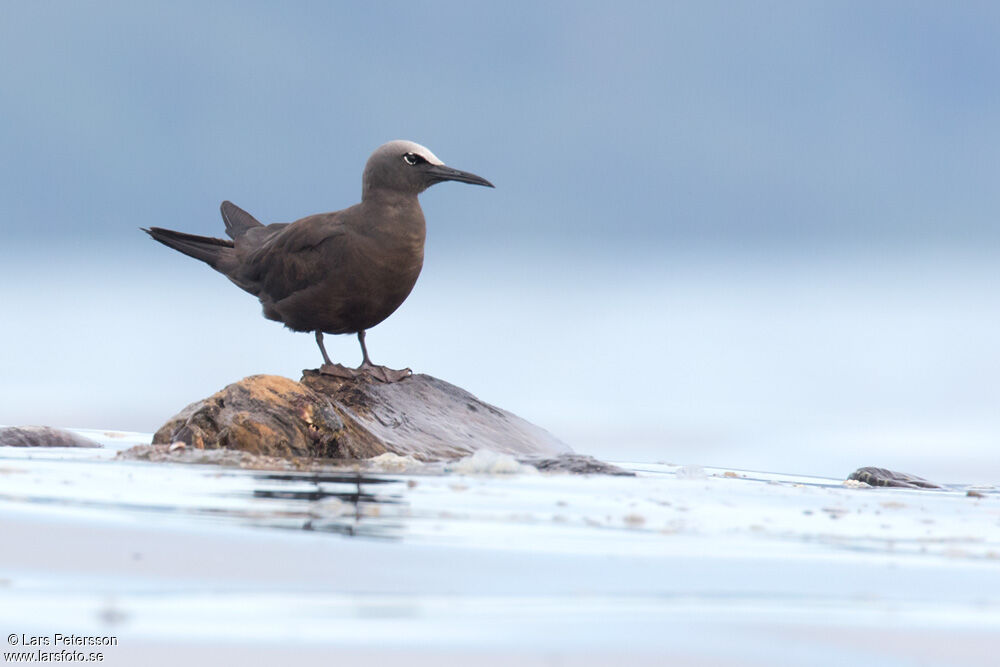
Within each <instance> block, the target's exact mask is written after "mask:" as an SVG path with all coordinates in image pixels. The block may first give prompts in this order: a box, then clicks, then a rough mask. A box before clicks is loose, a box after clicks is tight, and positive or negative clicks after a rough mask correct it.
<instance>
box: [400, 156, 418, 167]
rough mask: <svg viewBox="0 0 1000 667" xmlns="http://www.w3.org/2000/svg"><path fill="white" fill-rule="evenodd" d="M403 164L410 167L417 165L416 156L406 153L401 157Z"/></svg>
mask: <svg viewBox="0 0 1000 667" xmlns="http://www.w3.org/2000/svg"><path fill="white" fill-rule="evenodd" d="M403 162H405V163H406V164H408V165H410V166H411V167H412V166H413V165H415V164H416V163H417V156H416V155H414V154H413V153H407V154H406V155H404V156H403Z"/></svg>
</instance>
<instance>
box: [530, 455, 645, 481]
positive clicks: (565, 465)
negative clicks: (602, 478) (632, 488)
mask: <svg viewBox="0 0 1000 667" xmlns="http://www.w3.org/2000/svg"><path fill="white" fill-rule="evenodd" d="M520 461H521V463H525V464H527V465H530V466H533V467H534V468H535V469H536V470H539V471H541V472H568V473H571V474H574V475H619V476H622V477H635V473H634V472H630V471H628V470H625V469H624V468H619V467H618V466H616V465H611V464H610V463H605V462H604V461H600V460H598V459H595V458H594V457H593V456H587V455H586V454H572V453H570V454H560V455H559V456H556V457H553V458H547V459H521V460H520Z"/></svg>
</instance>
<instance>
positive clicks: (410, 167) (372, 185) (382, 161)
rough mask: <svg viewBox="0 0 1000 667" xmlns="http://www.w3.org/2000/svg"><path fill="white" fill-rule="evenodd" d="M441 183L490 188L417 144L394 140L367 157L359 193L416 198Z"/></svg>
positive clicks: (478, 177) (489, 185)
mask: <svg viewBox="0 0 1000 667" xmlns="http://www.w3.org/2000/svg"><path fill="white" fill-rule="evenodd" d="M442 181H458V182H460V183H472V184H473V185H485V186H487V187H490V188H492V187H493V184H492V183H490V182H489V181H487V180H486V179H485V178H483V177H482V176H476V175H475V174H470V173H469V172H467V171H460V170H458V169H452V168H451V167H449V166H447V165H446V164H445V163H444V162H442V161H441V160H439V159H438V158H437V156H436V155H434V153H432V152H430V150H429V149H427V148H425V147H423V146H421V145H420V144H416V143H414V142H412V141H402V140H397V141H390V142H389V143H387V144H382V145H381V146H379V147H378V148H376V149H375V152H374V153H372V156H371V157H370V158H368V163H367V164H366V165H365V173H364V177H363V183H362V190H363V193H364V196H366V197H367V196H368V195H369V193H370V192H372V191H375V190H379V189H385V190H392V191H396V192H402V193H405V194H414V195H417V194H420V193H421V192H423V191H424V190H426V189H427V188H429V187H430V186H432V185H434V184H435V183H441V182H442Z"/></svg>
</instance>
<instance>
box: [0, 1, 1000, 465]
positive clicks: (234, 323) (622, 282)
mask: <svg viewBox="0 0 1000 667" xmlns="http://www.w3.org/2000/svg"><path fill="white" fill-rule="evenodd" d="M998 44H1000V5H998V4H997V3H995V2H981V3H977V2H960V3H955V2H939V3H931V2H912V1H909V0H907V1H903V2H872V1H871V0H866V1H864V2H801V1H794V2H792V1H789V2H761V1H754V2H721V3H713V2H704V1H699V2H687V3H666V2H650V3H638V2H616V3H608V2H593V3H587V2H558V3H555V2H534V3H495V2H493V3H473V2H454V3H448V2H353V3H335V2H287V3H276V2H245V1H241V2H221V1H213V2H183V1H177V0H172V1H170V2H149V1H144V2H125V1H123V2H99V1H95V2H69V1H67V2H45V1H42V0H31V1H27V0H25V1H23V2H12V1H9V0H8V1H7V2H3V3H2V4H0V62H2V63H3V65H2V66H0V120H2V122H0V225H2V229H3V242H2V244H0V303H2V304H3V311H2V312H3V315H2V317H3V326H2V327H0V350H3V356H2V357H0V380H2V381H0V423H6V424H22V423H31V422H41V423H48V424H52V425H55V426H85V427H94V428H127V429H136V430H147V431H152V430H154V429H155V428H156V427H158V426H159V424H160V423H162V422H163V421H164V420H165V419H166V418H167V417H169V416H170V415H172V414H174V413H175V412H176V411H177V410H179V409H180V408H181V407H183V406H184V405H185V404H187V403H189V402H191V401H193V400H196V399H198V398H201V397H203V396H206V395H208V394H210V393H212V392H214V391H216V390H218V389H219V388H221V387H222V386H224V385H225V384H227V383H229V382H232V381H235V380H237V379H239V378H240V377H243V376H245V375H250V374H253V373H262V372H269V373H280V374H282V375H286V376H290V377H298V373H299V372H300V370H301V369H302V368H306V367H312V366H315V365H316V364H318V362H319V358H318V353H317V350H316V348H315V345H314V343H313V341H312V337H311V336H308V335H302V334H291V333H289V332H287V331H284V330H282V329H281V327H280V326H279V325H277V324H275V323H272V322H267V321H265V320H263V319H262V318H261V317H260V314H259V305H258V304H257V303H256V301H255V300H254V299H253V298H252V297H250V296H248V295H246V294H243V293H241V292H240V291H239V290H238V289H236V288H235V287H233V286H232V285H231V284H229V283H228V282H227V281H226V280H225V279H223V278H222V277H220V276H218V275H214V274H213V273H212V271H211V270H209V269H207V268H206V267H204V266H199V265H198V264H197V263H196V262H194V261H193V260H191V259H189V258H186V257H182V256H180V255H178V254H177V253H173V252H170V251H169V250H167V249H165V248H163V247H162V246H159V245H158V244H155V243H153V242H151V241H150V240H149V239H148V238H146V236H145V235H144V234H142V233H141V232H139V231H138V227H140V226H154V225H155V226H162V227H168V228H175V229H181V230H184V231H189V232H194V233H201V234H209V235H221V233H222V229H223V226H222V222H221V219H220V217H219V213H218V206H219V203H220V202H221V201H222V200H223V199H231V200H232V201H234V202H236V203H237V204H239V205H241V206H242V207H244V208H246V209H247V210H249V211H250V212H251V213H253V214H254V215H256V216H257V217H258V218H259V219H261V220H263V221H265V222H277V221H288V220H292V219H296V218H298V217H301V216H304V215H307V214H311V213H316V212H320V211H330V210H337V209H340V208H343V207H345V206H348V205H350V204H352V203H354V202H356V201H357V200H358V198H359V195H360V189H361V169H362V166H363V164H364V162H365V160H366V159H367V158H368V155H369V154H370V153H371V151H372V150H373V149H374V148H375V147H376V146H378V145H379V144H381V143H383V142H385V141H388V140H390V139H397V138H405V139H411V140H414V141H417V142H419V143H422V144H425V145H427V146H428V147H429V148H431V150H433V151H434V152H435V153H436V154H437V155H438V156H439V157H441V158H442V159H443V160H445V161H446V162H447V163H449V164H451V165H452V166H455V167H458V168H460V169H465V170H469V171H473V172H475V173H477V174H480V175H482V176H484V177H486V178H488V179H490V180H491V181H493V182H494V183H495V184H496V185H497V188H496V190H488V189H485V188H475V187H470V186H465V185H460V184H454V183H450V184H442V185H438V186H435V187H434V188H432V189H431V190H429V191H428V192H427V193H425V194H424V195H423V196H422V203H423V207H424V211H425V213H426V215H427V218H428V245H427V261H426V264H425V268H424V273H423V275H422V276H421V279H420V281H419V282H418V284H417V287H416V289H415V291H414V293H413V295H412V296H411V297H410V299H409V300H408V301H407V302H406V303H405V304H404V305H403V307H402V308H401V309H400V310H399V311H398V312H397V313H396V314H395V315H394V316H393V317H391V318H390V319H389V320H388V321H387V322H385V323H383V324H382V325H380V326H378V327H376V328H375V329H374V330H373V331H372V332H370V333H369V338H368V341H369V347H370V350H371V352H372V355H373V358H374V359H375V361H377V362H382V363H388V364H391V365H394V366H397V367H398V366H410V367H412V368H414V370H416V371H424V372H429V373H432V374H435V375H438V376H439V377H442V378H444V379H446V380H450V381H452V382H455V383H457V384H460V385H462V386H464V387H467V388H469V389H470V390H472V391H473V392H475V393H477V394H479V395H480V396H481V397H482V398H483V399H485V400H488V401H490V402H494V403H497V404H499V405H501V406H503V407H506V408H509V409H512V410H513V411H515V412H518V413H520V414H523V415H524V416H526V417H528V418H530V419H532V420H533V421H536V422H538V423H539V424H541V425H543V426H546V427H548V428H550V429H552V430H553V431H554V432H555V433H556V434H557V435H559V436H562V437H564V438H565V439H567V441H568V442H569V443H570V444H577V443H587V444H586V445H585V447H584V448H585V449H586V448H590V449H589V451H594V452H595V453H599V454H602V455H605V456H608V457H614V456H616V455H619V454H620V455H622V456H636V457H639V458H642V457H646V458H653V459H667V460H679V461H682V462H695V463H715V464H719V465H742V466H744V467H751V468H752V467H769V468H781V469H784V470H788V471H797V472H816V473H822V474H846V472H848V470H844V469H843V468H846V467H848V466H850V465H851V464H852V462H855V461H856V462H857V463H856V464H857V465H861V464H876V465H884V466H889V467H893V465H894V462H895V464H896V465H903V464H905V463H906V462H911V463H912V462H913V461H914V460H919V457H920V456H925V455H926V456H931V455H939V456H942V457H943V456H945V454H947V453H949V452H960V451H964V452H966V453H967V456H965V458H964V459H963V461H964V462H965V468H964V469H962V470H964V471H965V472H964V473H963V472H962V470H959V472H958V473H956V474H962V475H964V476H968V472H969V471H970V470H971V471H978V470H986V468H984V467H983V466H984V464H983V462H987V463H988V462H990V461H993V459H995V456H994V455H993V452H995V444H996V443H997V442H998V441H1000V416H998V414H997V411H996V405H998V404H1000V366H998V363H1000V358H998V357H997V355H996V351H995V348H996V345H995V338H996V336H995V332H996V331H997V328H998V326H1000V324H998V322H1000V303H998V297H997V295H1000V280H998V278H1000V274H998V271H997V268H996V267H997V259H998V254H1000V232H998V230H1000V226H998V225H997V222H996V216H997V214H998V211H1000V187H998V183H1000V158H998V156H1000V48H998V47H997V45H998ZM973 256H974V259H970V258H972V257H973ZM328 345H329V346H330V351H331V355H332V356H334V357H335V358H337V359H342V360H344V361H345V362H346V363H352V364H353V363H356V362H357V361H358V360H359V355H358V352H357V346H356V343H355V342H354V341H353V340H351V339H350V338H348V337H335V338H334V339H333V340H331V341H330V342H329V343H328ZM636 443H645V444H644V445H643V446H644V447H646V449H643V450H642V452H640V453H636V452H638V451H639V450H637V449H636V448H635V447H633V445H636ZM751 443H752V444H751ZM601 447H603V449H601ZM630 447H632V448H631V449H630ZM769 447H770V449H768V448H769ZM713 448H714V449H713ZM720 448H721V449H720ZM963 448H964V449H963ZM630 452H631V453H630ZM869 452H873V453H874V454H873V456H874V458H869V457H868V453H869ZM901 453H904V454H906V455H911V456H916V457H918V458H917V459H913V458H910V459H905V458H904V459H903V460H898V459H897V458H896V457H897V455H900V454H901ZM875 454H877V456H875ZM795 457H798V458H795ZM976 457H979V458H976ZM952 458H955V457H952ZM940 463H941V461H938V462H937V464H935V465H938V464H940ZM956 470H957V469H956ZM913 472H917V473H923V474H926V475H929V476H932V472H933V470H913ZM994 473H995V474H994ZM989 474H990V475H993V476H994V477H1000V464H997V465H996V466H995V467H994V468H993V469H990V472H989Z"/></svg>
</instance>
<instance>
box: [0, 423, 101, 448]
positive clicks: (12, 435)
mask: <svg viewBox="0 0 1000 667" xmlns="http://www.w3.org/2000/svg"><path fill="white" fill-rule="evenodd" d="M0 446H2V447H101V444H100V443H99V442H94V441H93V440H91V439H90V438H85V437H83V436H82V435H77V434H76V433H73V432H71V431H65V430H63V429H59V428H52V427H51V426H4V427H0Z"/></svg>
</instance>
